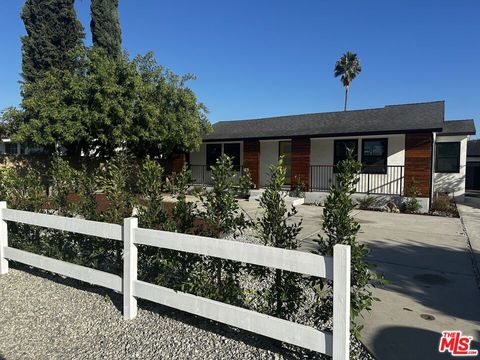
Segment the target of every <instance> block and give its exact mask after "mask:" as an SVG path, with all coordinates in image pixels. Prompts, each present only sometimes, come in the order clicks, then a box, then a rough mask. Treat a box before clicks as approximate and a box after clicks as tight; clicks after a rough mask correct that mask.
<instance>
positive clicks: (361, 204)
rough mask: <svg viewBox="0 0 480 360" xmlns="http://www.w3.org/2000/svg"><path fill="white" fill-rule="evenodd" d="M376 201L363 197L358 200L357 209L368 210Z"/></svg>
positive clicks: (371, 197) (373, 198)
mask: <svg viewBox="0 0 480 360" xmlns="http://www.w3.org/2000/svg"><path fill="white" fill-rule="evenodd" d="M375 202H376V199H375V197H373V196H365V197H363V198H362V199H360V200H358V208H359V209H360V210H370V209H372V208H373V206H374V205H375Z"/></svg>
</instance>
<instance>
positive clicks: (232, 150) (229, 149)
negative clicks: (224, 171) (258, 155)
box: [223, 143, 240, 171]
mask: <svg viewBox="0 0 480 360" xmlns="http://www.w3.org/2000/svg"><path fill="white" fill-rule="evenodd" d="M223 153H224V154H225V155H227V156H228V157H230V158H232V163H233V167H234V169H235V171H240V144H239V143H235V144H223Z"/></svg>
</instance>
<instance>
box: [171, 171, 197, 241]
mask: <svg viewBox="0 0 480 360" xmlns="http://www.w3.org/2000/svg"><path fill="white" fill-rule="evenodd" d="M191 177H192V172H191V171H190V170H189V169H188V168H187V167H186V166H184V167H183V168H182V170H181V171H180V172H179V173H176V174H174V175H173V176H172V177H171V178H170V179H168V180H169V181H168V184H169V186H168V187H169V190H170V193H171V194H172V197H173V198H174V199H175V200H176V202H175V204H174V205H173V208H172V218H173V219H174V221H173V227H174V228H173V229H172V230H173V231H177V232H181V233H185V234H193V233H195V232H196V229H195V219H196V218H197V212H198V209H197V204H196V203H195V202H193V201H187V193H188V189H189V184H190V179H191Z"/></svg>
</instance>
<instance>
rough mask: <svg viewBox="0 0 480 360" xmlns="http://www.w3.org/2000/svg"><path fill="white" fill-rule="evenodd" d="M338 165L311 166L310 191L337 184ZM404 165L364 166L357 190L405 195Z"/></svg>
mask: <svg viewBox="0 0 480 360" xmlns="http://www.w3.org/2000/svg"><path fill="white" fill-rule="evenodd" d="M336 178H337V167H336V166H335V165H312V166H310V191H328V190H330V188H331V187H332V186H334V185H335V183H336ZM404 178H405V175H404V166H403V165H384V166H363V167H362V170H361V172H360V173H359V179H358V180H359V181H358V183H357V185H356V189H355V191H356V192H357V193H363V194H367V195H370V194H375V195H403V193H404Z"/></svg>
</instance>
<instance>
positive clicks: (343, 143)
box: [333, 139, 358, 171]
mask: <svg viewBox="0 0 480 360" xmlns="http://www.w3.org/2000/svg"><path fill="white" fill-rule="evenodd" d="M348 149H352V151H353V158H354V159H357V158H358V140H356V139H349V140H335V141H334V143H333V165H335V166H337V165H338V163H339V162H340V161H342V160H346V159H347V157H348V156H347V154H348V152H347V150H348ZM334 169H335V171H336V167H335V168H334Z"/></svg>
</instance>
